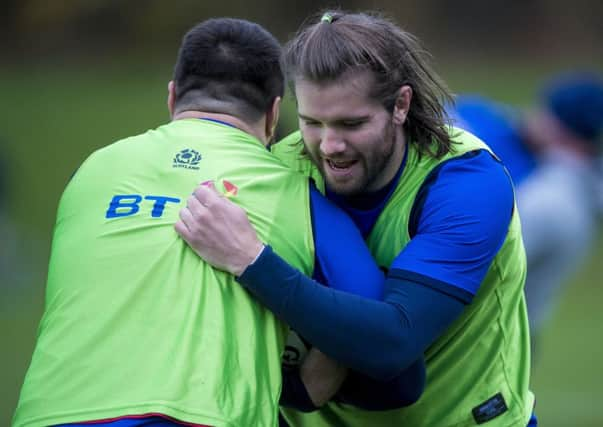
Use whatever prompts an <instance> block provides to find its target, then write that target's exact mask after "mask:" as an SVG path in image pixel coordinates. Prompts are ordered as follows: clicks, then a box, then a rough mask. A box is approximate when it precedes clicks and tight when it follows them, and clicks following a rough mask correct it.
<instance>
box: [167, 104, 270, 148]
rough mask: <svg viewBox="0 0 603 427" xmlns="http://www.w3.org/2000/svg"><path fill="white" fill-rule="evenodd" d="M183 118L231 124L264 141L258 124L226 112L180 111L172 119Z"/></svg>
mask: <svg viewBox="0 0 603 427" xmlns="http://www.w3.org/2000/svg"><path fill="white" fill-rule="evenodd" d="M182 119H209V120H214V121H217V122H223V123H226V124H229V125H231V126H233V127H235V128H237V129H240V130H242V131H243V132H246V133H248V134H250V135H253V136H255V137H256V138H257V139H259V140H260V141H262V143H263V142H264V140H263V139H262V138H261V136H260V134H259V132H258V129H256V126H251V125H250V124H248V123H247V122H245V121H243V120H241V119H239V118H238V117H236V116H233V115H230V114H224V113H210V112H206V111H179V112H177V113H175V114H174V115H173V116H172V120H182Z"/></svg>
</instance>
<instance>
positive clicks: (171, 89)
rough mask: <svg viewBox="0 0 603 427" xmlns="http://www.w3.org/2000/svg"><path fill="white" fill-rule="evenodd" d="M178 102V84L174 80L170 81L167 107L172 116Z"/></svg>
mask: <svg viewBox="0 0 603 427" xmlns="http://www.w3.org/2000/svg"><path fill="white" fill-rule="evenodd" d="M175 102H176V84H175V83H174V81H173V80H170V82H169V83H168V97H167V107H168V111H169V112H170V118H172V119H173V118H174V103H175Z"/></svg>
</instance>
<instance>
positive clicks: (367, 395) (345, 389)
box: [335, 358, 425, 411]
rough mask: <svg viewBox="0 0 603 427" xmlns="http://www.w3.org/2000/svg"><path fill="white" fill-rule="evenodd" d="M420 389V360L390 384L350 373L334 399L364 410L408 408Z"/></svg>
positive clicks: (422, 364) (422, 365) (422, 372)
mask: <svg viewBox="0 0 603 427" xmlns="http://www.w3.org/2000/svg"><path fill="white" fill-rule="evenodd" d="M424 388H425V361H424V359H423V358H420V359H419V360H417V361H415V362H414V363H412V364H411V365H410V366H409V367H408V368H407V369H406V370H404V371H403V372H402V373H401V374H400V375H398V376H396V377H395V378H393V379H392V380H390V381H376V380H374V379H372V378H369V377H367V376H366V375H362V374H359V373H357V372H353V371H352V372H350V373H349V374H348V376H347V378H346V380H345V381H344V383H343V385H342V387H341V388H340V389H339V392H338V393H337V395H336V396H335V400H336V401H338V402H341V403H347V404H350V405H354V406H356V407H358V408H362V409H365V410H368V411H388V410H391V409H397V408H402V407H405V406H409V405H412V404H413V403H415V402H416V401H417V400H419V397H421V394H422V393H423V390H424Z"/></svg>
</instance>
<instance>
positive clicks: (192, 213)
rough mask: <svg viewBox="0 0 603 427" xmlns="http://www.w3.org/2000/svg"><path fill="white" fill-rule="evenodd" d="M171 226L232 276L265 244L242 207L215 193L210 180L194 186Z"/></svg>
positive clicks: (214, 264) (203, 255)
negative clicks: (192, 191) (193, 190)
mask: <svg viewBox="0 0 603 427" xmlns="http://www.w3.org/2000/svg"><path fill="white" fill-rule="evenodd" d="M174 228H175V229H176V232H177V233H178V234H179V235H180V236H181V237H182V238H183V239H184V240H185V241H186V242H187V243H188V244H189V246H190V247H191V248H192V249H193V250H194V251H195V252H196V253H197V254H198V255H199V256H200V257H201V258H203V259H204V260H205V261H207V262H208V263H209V264H211V265H212V266H214V267H216V268H218V269H220V270H224V271H227V272H229V273H231V274H234V275H235V276H240V275H241V274H242V273H243V272H244V271H245V269H246V268H247V266H249V264H251V263H252V262H253V260H255V259H256V257H257V256H258V254H259V253H260V252H261V251H262V249H263V247H264V245H263V244H262V242H260V240H259V239H258V237H257V234H256V232H255V230H254V229H253V227H252V226H251V224H250V223H249V220H248V219H247V214H246V213H245V211H244V210H243V208H241V207H240V206H238V205H236V204H234V203H233V202H231V201H229V200H228V199H226V197H224V196H223V195H221V194H220V193H218V191H216V189H215V187H214V186H213V183H212V184H209V185H207V184H201V185H199V186H198V187H197V188H196V189H195V192H194V193H193V195H192V196H191V197H189V198H188V200H187V204H186V207H185V208H182V209H181V210H180V220H179V221H178V222H176V224H175V225H174Z"/></svg>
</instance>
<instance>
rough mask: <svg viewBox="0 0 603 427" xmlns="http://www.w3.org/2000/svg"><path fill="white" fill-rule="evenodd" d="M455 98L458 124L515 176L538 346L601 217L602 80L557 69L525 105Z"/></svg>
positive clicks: (534, 337)
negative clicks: (535, 97) (530, 103)
mask: <svg viewBox="0 0 603 427" xmlns="http://www.w3.org/2000/svg"><path fill="white" fill-rule="evenodd" d="M456 102H457V103H456V109H455V111H454V114H453V115H454V117H455V120H456V123H457V125H458V126H459V127H461V128H464V129H466V130H469V131H470V132H472V133H474V134H475V135H477V136H479V137H480V138H481V139H483V140H484V141H486V143H487V144H488V145H489V146H490V147H491V148H492V149H493V150H494V152H495V153H496V154H497V155H498V156H499V157H500V158H501V159H502V161H503V162H504V163H505V165H506V166H507V168H508V170H509V172H510V174H511V176H512V178H513V181H514V183H515V187H516V192H517V205H518V209H519V212H520V215H521V223H522V234H523V237H524V244H525V248H526V254H527V259H528V274H527V280H526V288H525V292H526V299H527V307H528V317H529V320H530V330H531V331H530V333H531V336H532V348H533V349H535V345H536V344H537V342H538V338H539V336H540V335H541V332H542V329H543V328H544V327H545V325H546V324H547V321H548V320H549V318H550V317H551V314H552V312H553V309H554V307H555V305H556V303H557V301H558V298H559V296H560V295H561V291H562V288H563V285H564V284H566V283H568V282H569V280H570V279H571V278H572V277H573V276H574V274H575V273H576V271H577V270H578V269H579V268H580V267H581V266H582V264H583V261H584V259H585V258H586V257H587V255H588V254H589V251H590V249H591V247H592V244H593V241H594V238H595V236H596V231H597V227H598V225H599V223H598V218H597V216H598V211H599V209H600V204H599V200H600V175H599V170H598V166H597V158H598V157H597V156H598V154H599V153H600V143H601V141H600V137H601V131H602V130H603V80H602V79H601V78H600V77H599V76H597V75H596V74H594V73H587V72H573V73H567V74H562V75H558V76H556V77H554V78H553V79H551V80H550V81H549V82H547V83H546V84H545V85H544V87H543V89H542V90H541V94H540V99H539V100H538V102H537V103H536V105H535V106H534V107H532V108H531V109H529V110H527V111H525V112H524V111H520V110H518V109H513V108H512V107H510V106H507V105H503V104H500V103H497V102H496V101H494V100H491V99H487V98H484V97H480V96H472V95H461V96H459V97H457V100H456Z"/></svg>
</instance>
